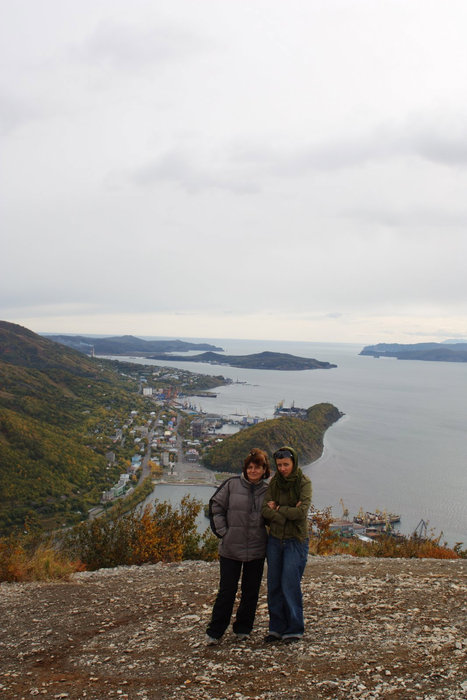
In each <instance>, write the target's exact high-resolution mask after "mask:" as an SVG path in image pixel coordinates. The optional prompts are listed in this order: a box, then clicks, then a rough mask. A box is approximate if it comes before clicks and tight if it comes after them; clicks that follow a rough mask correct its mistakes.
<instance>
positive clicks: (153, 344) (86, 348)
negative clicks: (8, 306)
mask: <svg viewBox="0 0 467 700" xmlns="http://www.w3.org/2000/svg"><path fill="white" fill-rule="evenodd" d="M45 337H47V338H48V339H49V340H53V341H54V342H56V343H60V344H61V345H66V346H67V347H69V348H73V349H74V350H78V351H79V352H83V353H89V352H90V349H91V348H94V352H95V354H96V355H128V354H129V353H131V354H133V353H138V354H143V355H145V356H146V355H147V354H149V353H153V352H188V351H189V350H217V351H221V352H222V351H223V348H219V347H216V346H215V345H211V344H210V343H189V342H187V341H185V340H144V339H143V338H138V337H136V336H134V335H117V336H112V337H110V338H93V337H90V336H85V335H48V334H47V335H46V336H45Z"/></svg>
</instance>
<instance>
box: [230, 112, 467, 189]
mask: <svg viewBox="0 0 467 700" xmlns="http://www.w3.org/2000/svg"><path fill="white" fill-rule="evenodd" d="M456 121H457V120H453V122H456ZM230 157H231V158H232V160H233V161H235V162H242V163H244V164H246V165H248V166H249V167H252V168H256V169H258V170H260V171H263V172H264V173H266V174H269V175H272V176H275V177H301V176H304V175H306V174H307V173H309V172H326V171H338V170H344V169H350V168H357V167H362V166H364V165H366V164H369V163H374V162H380V161H386V160H389V159H392V158H397V157H418V158H421V159H423V160H428V161H430V162H432V163H438V164H442V165H452V166H459V165H467V130H465V129H463V128H461V129H459V128H456V124H451V123H450V121H449V119H448V120H446V121H445V122H444V124H443V126H438V125H437V124H435V123H433V124H431V125H430V124H427V123H426V122H425V123H422V120H421V119H417V118H416V117H411V118H410V119H409V120H407V121H406V122H405V123H401V124H398V125H397V124H380V125H379V126H377V127H375V128H374V129H373V130H371V131H368V132H365V133H362V134H360V135H353V136H347V137H345V138H341V139H335V140H333V139H328V140H327V141H326V142H325V143H307V144H303V146H301V147H300V148H297V147H295V148H293V149H289V150H286V149H282V150H281V149H280V148H274V147H270V146H269V145H268V144H260V145H257V146H255V145H239V146H237V147H236V148H231V152H230Z"/></svg>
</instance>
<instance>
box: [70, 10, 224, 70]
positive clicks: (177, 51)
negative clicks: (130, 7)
mask: <svg viewBox="0 0 467 700" xmlns="http://www.w3.org/2000/svg"><path fill="white" fill-rule="evenodd" d="M211 47H212V41H211V40H210V39H207V38H206V37H201V36H198V35H196V34H195V33H193V32H189V31H187V30H186V29H185V28H184V27H183V26H181V25H175V24H161V25H159V26H153V27H149V28H147V27H145V28H142V27H139V26H136V25H129V24H119V23H118V22H113V21H110V20H107V21H105V22H101V23H100V24H99V25H98V26H97V28H96V30H95V32H94V33H93V34H92V35H91V36H89V37H88V39H87V40H86V41H85V42H84V43H83V44H82V45H81V47H80V48H79V49H78V51H77V53H78V54H80V55H81V56H82V57H83V58H87V59H91V60H93V61H100V62H104V63H105V62H108V63H110V64H111V65H114V66H115V67H117V68H119V69H124V70H127V69H128V68H132V67H134V66H140V65H145V64H154V63H156V64H157V63H162V62H166V61H169V60H177V59H179V58H180V57H184V56H186V55H191V54H193V53H198V52H203V51H206V50H207V49H209V48H211Z"/></svg>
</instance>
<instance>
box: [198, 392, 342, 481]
mask: <svg viewBox="0 0 467 700" xmlns="http://www.w3.org/2000/svg"><path fill="white" fill-rule="evenodd" d="M341 415H342V414H341V413H340V411H339V410H338V409H337V408H336V407H335V406H333V405H332V404H329V403H321V404H316V405H315V406H311V407H310V408H309V409H308V411H307V418H306V420H302V419H301V418H289V417H286V416H282V417H280V418H273V419H272V420H267V421H264V422H262V423H258V424H257V425H253V426H251V427H250V428H246V429H245V430H241V431H240V432H238V433H235V434H234V435H231V436H230V437H228V438H225V439H224V441H223V442H221V443H219V444H218V445H216V446H215V447H213V448H212V449H210V451H209V453H208V454H207V455H205V456H204V458H203V464H204V465H205V466H206V467H208V468H209V469H214V470H215V471H225V472H239V471H241V468H242V465H243V460H244V459H245V455H247V454H248V452H249V450H251V448H252V447H258V446H261V448H262V449H263V450H266V452H267V453H268V454H270V455H272V454H273V453H274V452H275V451H276V450H277V449H278V448H279V447H280V446H281V445H292V446H293V447H295V448H296V449H297V451H298V458H299V463H300V464H302V465H303V464H308V463H309V462H313V461H314V460H315V459H318V457H320V456H321V454H322V451H323V437H324V433H325V432H326V430H327V429H328V428H329V427H330V426H331V425H332V424H333V423H335V422H336V421H337V420H339V418H340V417H341Z"/></svg>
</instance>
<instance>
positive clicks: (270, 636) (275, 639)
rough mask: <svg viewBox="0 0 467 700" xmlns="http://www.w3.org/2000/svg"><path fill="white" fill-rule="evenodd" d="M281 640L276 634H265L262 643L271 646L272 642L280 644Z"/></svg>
mask: <svg viewBox="0 0 467 700" xmlns="http://www.w3.org/2000/svg"><path fill="white" fill-rule="evenodd" d="M280 641H281V638H280V637H278V636H277V634H267V635H266V636H265V637H264V639H263V642H266V644H273V643H274V642H280Z"/></svg>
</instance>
